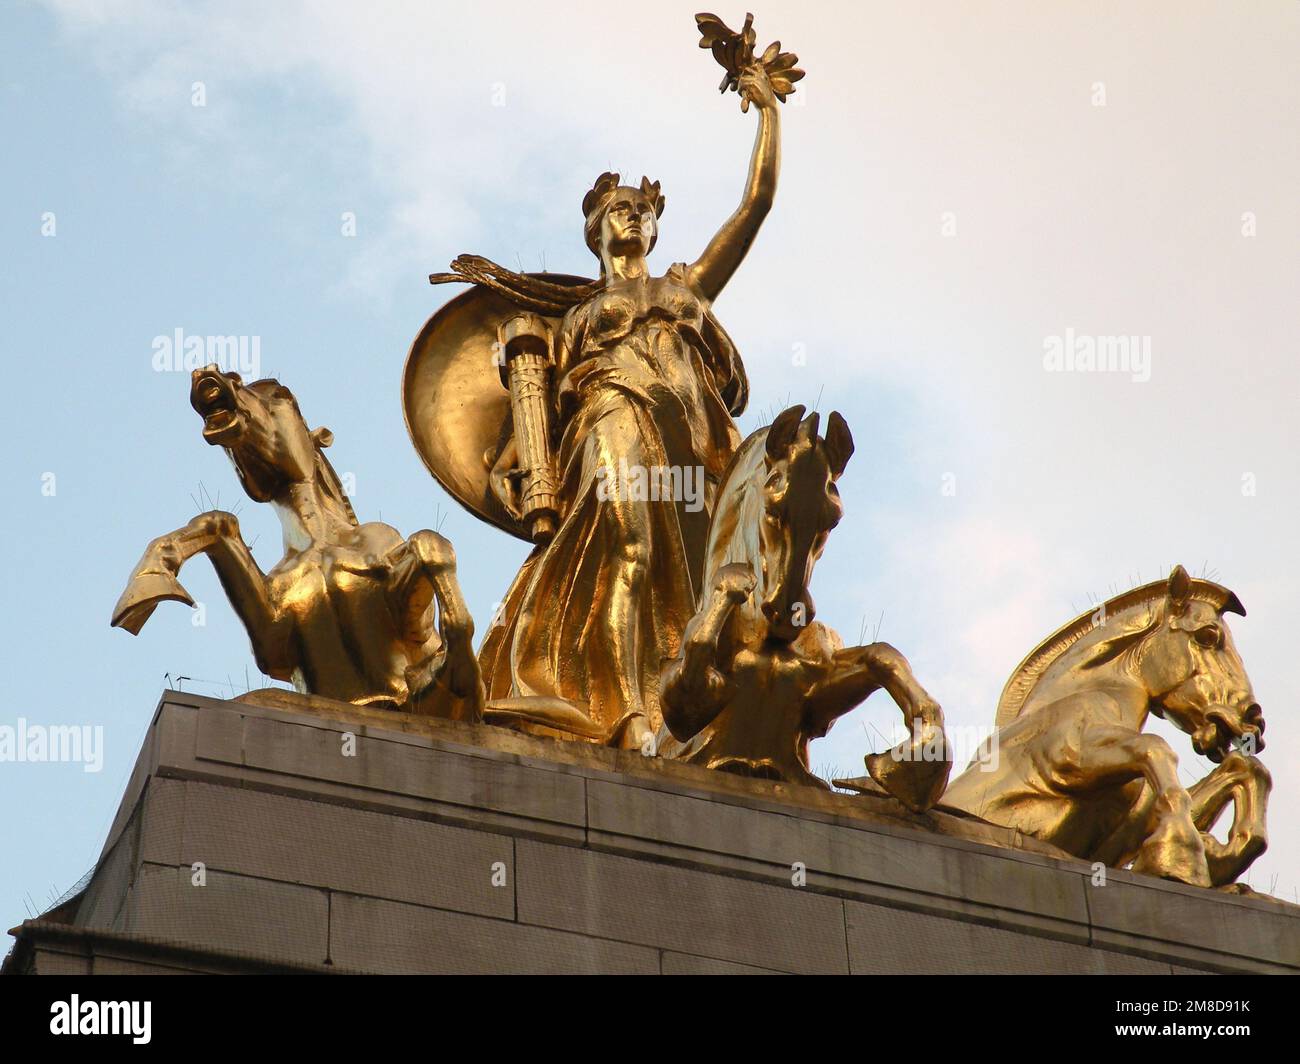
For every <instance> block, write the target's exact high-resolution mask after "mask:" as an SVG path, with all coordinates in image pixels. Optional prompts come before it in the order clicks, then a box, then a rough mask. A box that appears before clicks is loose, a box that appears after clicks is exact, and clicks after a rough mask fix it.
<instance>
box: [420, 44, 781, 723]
mask: <svg viewBox="0 0 1300 1064" xmlns="http://www.w3.org/2000/svg"><path fill="white" fill-rule="evenodd" d="M790 58H791V59H793V57H790ZM778 84H779V82H778ZM738 88H739V91H740V94H741V97H742V100H744V101H746V102H747V103H748V104H753V105H754V107H755V109H756V110H757V112H758V131H757V136H756V138H755V142H754V150H753V155H752V158H751V160H750V164H749V174H748V180H747V182H746V184H745V191H744V196H743V198H742V199H741V202H740V206H739V207H737V209H736V211H735V212H734V213H733V214H732V215H731V217H730V218H728V219H727V221H726V222H725V223H724V224H723V226H722V228H721V229H719V230H718V232H717V233H716V234H715V235H714V237H713V239H712V240H710V241H709V244H708V246H707V247H706V248H705V249H704V251H703V253H702V254H701V255H700V257H699V258H698V259H697V260H696V261H695V262H693V263H689V264H686V263H678V264H675V265H673V266H671V267H670V268H669V269H668V271H667V272H666V273H665V274H663V275H662V276H654V275H653V274H652V273H651V272H650V269H649V266H648V265H647V262H646V258H647V256H648V255H649V253H650V251H651V249H652V248H653V247H654V245H655V241H656V238H657V236H658V226H659V218H660V216H661V215H662V213H663V209H664V197H663V196H662V195H661V194H660V191H659V185H658V183H657V182H655V183H653V184H652V183H651V182H649V181H648V180H645V179H642V182H641V184H640V186H639V187H634V186H628V185H620V184H619V178H618V175H617V174H610V173H607V174H602V175H601V177H600V178H599V179H598V180H597V181H596V183H595V186H594V187H593V188H592V189H591V191H590V192H588V193H587V196H586V198H585V199H584V201H583V205H582V209H583V214H584V216H585V218H586V225H585V231H584V232H585V237H586V243H587V246H588V248H590V249H591V251H592V253H593V254H595V255H596V256H597V258H598V259H599V260H600V277H599V279H598V280H596V281H594V282H591V283H589V284H585V285H580V286H576V287H575V286H563V285H559V284H555V283H554V282H550V281H547V280H545V279H543V278H539V277H530V276H525V275H521V274H514V273H511V272H510V271H507V270H504V269H502V268H501V267H498V266H495V265H494V264H492V263H488V262H486V260H482V259H474V258H469V257H465V258H462V259H461V260H459V261H458V263H457V264H456V267H455V268H456V269H457V271H458V274H459V275H460V277H461V278H463V279H472V280H475V281H477V282H478V283H480V284H483V285H485V286H487V287H490V288H492V289H494V290H495V291H497V292H500V293H502V294H504V295H506V296H507V297H508V298H509V299H511V300H512V301H513V302H514V303H515V304H516V305H518V306H521V307H524V308H528V309H533V310H537V311H540V312H542V313H550V314H553V315H556V316H559V315H560V314H561V313H562V318H561V321H560V326H559V328H558V330H557V333H556V336H555V337H554V342H553V345H552V354H551V357H552V362H553V375H552V385H551V403H552V407H551V411H552V412H551V435H552V446H553V451H554V455H555V458H556V466H555V473H556V479H557V482H558V485H559V488H558V492H557V495H558V500H559V507H558V509H559V511H560V520H559V524H558V528H557V529H556V531H555V533H554V536H553V537H552V538H551V539H550V540H549V542H547V543H545V544H544V545H543V546H540V547H538V548H537V549H536V550H535V551H534V552H533V554H532V556H531V557H529V559H528V560H527V561H526V562H525V564H524V566H523V568H522V569H521V570H520V572H519V574H518V576H517V577H516V578H515V581H514V583H513V585H512V586H511V588H510V590H509V592H508V593H507V595H506V598H505V602H504V604H503V607H502V609H501V610H500V611H499V612H498V615H497V619H496V623H495V624H494V626H493V627H492V628H491V629H490V630H489V632H488V634H487V637H486V638H485V640H484V644H483V647H482V649H481V650H480V655H479V657H480V662H481V663H482V666H483V672H484V679H485V682H486V683H487V688H488V698H489V699H490V700H491V699H496V700H501V699H509V700H511V701H512V703H514V704H521V703H522V704H533V705H537V706H539V707H543V708H541V709H539V710H538V711H537V713H533V714H528V713H525V714H523V716H524V718H525V719H531V720H533V722H534V723H537V722H538V721H539V720H540V719H545V718H546V716H547V713H548V711H547V710H546V708H545V707H547V706H550V707H556V706H559V707H562V708H561V713H563V712H566V711H567V710H564V709H563V707H573V708H574V709H575V710H576V711H578V713H579V714H582V715H585V718H586V719H588V720H589V721H590V722H591V724H592V727H591V728H590V729H573V728H572V727H569V728H568V729H567V730H568V731H570V732H573V731H574V730H578V731H583V730H585V731H586V734H588V735H589V736H598V737H600V738H602V739H603V740H604V741H606V742H609V743H611V744H614V745H621V746H624V747H637V746H641V745H642V744H643V742H644V740H645V738H646V737H647V736H648V735H651V734H653V733H654V732H655V731H656V730H657V729H658V727H659V724H660V720H661V718H660V712H659V698H658V688H659V672H660V669H661V667H662V665H663V662H664V661H665V660H666V659H670V658H672V657H673V656H674V655H675V654H676V653H677V650H678V647H679V643H680V639H681V634H682V631H683V630H684V629H685V627H686V623H687V621H688V620H689V619H690V618H691V616H692V615H693V614H694V612H695V609H696V591H697V589H698V584H699V580H700V578H701V569H702V565H703V558H704V551H705V541H706V536H707V533H708V522H709V514H710V512H711V510H712V503H713V493H714V491H715V490H716V488H717V485H718V483H719V481H720V479H721V477H722V474H723V472H724V470H725V468H726V465H727V462H728V461H729V459H730V458H731V456H732V454H733V452H734V451H735V449H736V447H737V445H738V443H739V434H738V432H737V429H736V426H735V423H734V422H733V420H732V419H733V417H735V416H736V415H739V414H740V413H741V412H742V411H743V410H744V408H745V404H746V401H747V398H748V383H747V380H746V377H745V370H744V366H743V365H742V363H741V360H740V356H739V353H738V352H737V351H736V348H735V346H734V345H733V344H732V342H731V340H730V339H729V338H728V336H727V334H726V332H725V331H724V330H723V328H722V326H721V325H720V324H719V323H718V321H717V319H716V318H715V317H714V315H713V310H712V303H713V301H714V300H715V299H716V298H717V296H718V294H719V293H720V292H721V291H722V289H723V287H724V286H725V285H726V283H727V281H728V280H730V279H731V276H732V274H733V273H735V271H736V268H737V267H738V266H739V265H740V263H741V260H743V259H744V257H745V254H746V252H747V251H748V250H749V246H750V244H751V243H752V242H753V240H754V236H755V234H756V233H757V232H758V228H759V226H760V224H761V223H762V221H763V219H764V217H765V216H766V215H767V213H768V211H769V210H770V209H771V206H772V199H773V195H774V194H775V191H776V183H777V172H778V169H779V165H780V124H779V113H778V108H777V100H776V97H775V95H774V90H773V86H772V82H771V80H770V79H769V74H768V71H767V70H766V69H765V68H764V67H763V65H762V64H761V63H755V64H753V65H751V66H750V67H749V68H748V69H747V70H745V71H744V72H743V73H742V74H741V75H740V77H739V85H738ZM438 279H450V277H449V276H448V275H443V276H442V277H439V278H438ZM517 463H518V450H517V448H516V447H515V446H513V443H507V444H506V446H505V447H504V449H503V450H502V452H501V455H500V459H499V460H498V461H497V463H496V467H495V468H494V470H493V473H492V477H491V484H492V488H493V490H494V491H495V492H496V494H497V495H498V497H500V499H501V500H502V502H503V503H504V504H505V506H506V508H507V510H509V511H510V512H511V513H512V514H514V515H516V516H517V515H518V514H519V507H520V500H519V494H518V491H519V487H518V470H517V469H516V468H515V466H516V465H517ZM647 484H649V485H650V486H651V490H650V491H648V492H647V491H646V490H645V487H646V485H647ZM670 484H671V485H675V486H676V489H677V490H675V491H672V492H668V493H667V494H668V497H664V495H665V493H664V492H663V491H660V490H658V489H659V488H661V487H664V486H666V485H670ZM696 485H698V490H696V491H683V490H681V489H682V488H683V487H685V488H688V489H689V488H691V487H693V486H696ZM516 700H519V701H516ZM539 714H540V716H539ZM579 719H581V718H579Z"/></svg>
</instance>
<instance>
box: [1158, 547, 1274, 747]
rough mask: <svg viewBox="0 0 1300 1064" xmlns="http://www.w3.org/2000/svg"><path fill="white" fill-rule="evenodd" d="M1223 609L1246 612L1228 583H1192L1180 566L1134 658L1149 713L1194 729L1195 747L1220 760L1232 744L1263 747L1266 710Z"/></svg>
mask: <svg viewBox="0 0 1300 1064" xmlns="http://www.w3.org/2000/svg"><path fill="white" fill-rule="evenodd" d="M1226 613H1237V614H1240V615H1241V616H1243V617H1244V616H1245V614H1246V611H1245V609H1244V608H1243V607H1242V605H1241V602H1240V600H1238V598H1237V596H1236V595H1234V594H1233V593H1232V592H1230V591H1228V590H1227V589H1226V588H1221V587H1219V586H1218V585H1217V584H1212V583H1210V582H1209V581H1205V580H1196V581H1193V579H1192V578H1191V577H1190V576H1188V575H1187V570H1185V569H1184V568H1183V567H1182V566H1181V565H1180V566H1177V567H1176V568H1175V569H1174V571H1173V573H1172V574H1171V575H1170V577H1169V584H1168V591H1167V594H1166V596H1165V599H1164V602H1163V603H1162V604H1161V607H1160V609H1159V610H1158V611H1157V613H1156V617H1155V620H1154V622H1153V624H1152V625H1151V626H1150V629H1151V630H1150V633H1149V634H1148V635H1147V637H1146V638H1145V639H1144V640H1143V641H1142V645H1141V648H1140V651H1139V655H1138V664H1137V671H1138V674H1139V676H1140V677H1141V679H1142V681H1143V682H1144V683H1145V684H1146V688H1147V690H1148V691H1149V692H1150V693H1151V708H1152V712H1154V713H1156V714H1157V715H1159V716H1162V717H1164V718H1165V719H1167V720H1169V721H1170V722H1171V723H1173V724H1174V725H1176V726H1177V727H1178V728H1179V729H1180V730H1181V731H1184V732H1186V733H1187V734H1188V735H1190V736H1191V737H1192V746H1193V748H1194V749H1195V750H1196V752H1197V753H1198V754H1203V755H1205V756H1206V757H1208V758H1210V760H1211V761H1215V762H1219V761H1222V760H1223V759H1224V757H1226V756H1227V754H1228V753H1229V751H1230V750H1231V749H1232V748H1233V747H1234V746H1245V747H1246V748H1247V752H1248V753H1254V752H1256V751H1259V750H1262V749H1263V748H1264V740H1263V732H1264V713H1263V710H1261V709H1260V706H1259V703H1258V702H1256V701H1255V694H1254V692H1253V691H1252V690H1251V685H1250V679H1249V678H1248V677H1247V676H1246V668H1245V666H1244V665H1243V664H1242V661H1241V656H1240V655H1239V654H1238V653H1237V648H1236V646H1235V645H1234V644H1233V641H1232V633H1231V632H1230V631H1229V630H1228V625H1227V623H1226V621H1225V620H1224V614H1226Z"/></svg>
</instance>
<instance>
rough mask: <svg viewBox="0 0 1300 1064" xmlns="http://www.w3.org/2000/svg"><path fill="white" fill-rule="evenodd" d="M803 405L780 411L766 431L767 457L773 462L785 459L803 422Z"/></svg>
mask: <svg viewBox="0 0 1300 1064" xmlns="http://www.w3.org/2000/svg"><path fill="white" fill-rule="evenodd" d="M803 410H804V408H803V404H800V405H798V406H792V407H790V408H789V409H788V410H782V411H781V413H779V414H777V415H776V420H775V421H773V422H772V424H771V425H769V426H768V429H767V457H768V458H769V459H770V460H771V461H773V462H775V461H778V460H779V459H781V458H784V457H785V452H786V451H787V450H789V448H790V444H792V443H793V442H794V438H795V435H796V433H798V431H799V422H801V421H802V420H803Z"/></svg>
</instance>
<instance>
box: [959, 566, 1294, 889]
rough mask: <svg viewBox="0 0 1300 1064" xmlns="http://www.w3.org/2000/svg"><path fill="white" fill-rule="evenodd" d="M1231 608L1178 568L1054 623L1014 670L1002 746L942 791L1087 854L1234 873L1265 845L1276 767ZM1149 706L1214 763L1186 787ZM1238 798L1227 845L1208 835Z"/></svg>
mask: <svg viewBox="0 0 1300 1064" xmlns="http://www.w3.org/2000/svg"><path fill="white" fill-rule="evenodd" d="M1229 612H1231V613H1238V614H1241V615H1243V616H1244V615H1245V612H1246V611H1245V610H1244V609H1243V608H1242V606H1241V603H1240V602H1239V601H1238V600H1237V596H1236V595H1234V594H1233V593H1232V592H1231V591H1229V590H1228V589H1227V588H1224V587H1220V586H1219V585H1218V584H1215V583H1211V582H1210V581H1208V580H1198V579H1193V578H1191V577H1190V576H1188V575H1187V572H1186V570H1184V569H1183V567H1182V566H1178V567H1177V568H1176V569H1174V571H1173V573H1172V575H1171V576H1170V577H1169V579H1168V581H1158V582H1156V583H1153V584H1147V585H1145V586H1143V587H1139V588H1135V589H1134V590H1132V591H1129V592H1126V593H1125V594H1123V595H1119V596H1118V597H1116V598H1113V599H1111V600H1110V601H1108V602H1106V603H1105V604H1104V605H1103V606H1102V607H1101V608H1100V609H1099V610H1098V611H1095V612H1093V613H1087V614H1083V615H1082V616H1080V617H1077V618H1075V619H1074V620H1073V621H1071V622H1070V623H1069V624H1067V625H1066V626H1065V627H1064V628H1062V629H1060V630H1059V631H1057V632H1054V633H1053V634H1052V635H1051V636H1049V637H1048V638H1047V639H1045V640H1044V641H1043V642H1042V643H1041V644H1040V645H1039V646H1038V647H1036V648H1035V649H1034V650H1033V652H1032V653H1030V655H1029V656H1028V657H1027V658H1025V660H1024V661H1023V662H1022V663H1021V664H1020V667H1019V668H1017V669H1016V671H1015V672H1014V673H1013V674H1012V676H1011V679H1010V680H1008V681H1007V685H1006V688H1005V689H1004V690H1003V692H1002V698H1001V700H1000V702H999V703H998V712H997V725H998V729H999V730H998V732H997V734H996V736H995V737H994V740H991V741H992V742H996V750H995V751H988V750H985V751H982V752H981V755H980V756H979V757H977V758H976V759H975V761H973V762H972V764H971V766H970V767H969V768H968V769H967V770H966V771H965V772H964V773H963V774H962V775H961V776H959V777H958V778H957V779H956V780H954V781H953V783H952V786H951V787H949V788H948V792H947V793H946V794H945V795H944V797H943V804H944V805H945V806H951V807H954V808H957V809H961V810H964V811H965V812H968V813H971V814H974V815H975V816H978V817H981V818H983V819H985V820H988V821H991V822H992V823H995V824H1002V825H1005V826H1007V827H1013V828H1018V829H1019V830H1020V831H1022V832H1024V833H1025V834H1026V835H1032V836H1034V837H1036V838H1039V839H1042V840H1043V841H1044V842H1049V843H1052V844H1054V845H1056V846H1059V847H1061V848H1062V849H1063V850H1066V851H1067V852H1069V853H1072V854H1074V855H1075V856H1077V857H1081V858H1083V859H1084V860H1086V861H1099V862H1102V863H1104V864H1106V865H1108V866H1110V867H1113V868H1122V867H1125V866H1126V865H1129V864H1130V863H1131V864H1132V867H1133V870H1134V871H1137V872H1146V873H1148V874H1150V875H1154V876H1163V877H1165V878H1167V879H1176V880H1181V881H1182V882H1184V883H1192V884H1196V885H1199V886H1207V887H1208V886H1223V885H1226V884H1229V883H1231V882H1232V881H1233V880H1235V879H1236V878H1237V877H1238V876H1239V875H1241V873H1242V872H1244V871H1245V870H1246V869H1247V868H1248V867H1249V866H1250V863H1251V862H1252V861H1254V860H1255V858H1256V857H1258V856H1259V855H1260V854H1261V853H1263V852H1264V849H1265V847H1266V846H1267V844H1268V836H1267V833H1266V830H1265V823H1264V818H1265V812H1266V806H1267V801H1268V793H1269V787H1270V779H1269V774H1268V770H1267V769H1265V768H1264V766H1263V765H1262V764H1261V763H1260V761H1259V759H1258V758H1256V757H1255V756H1254V754H1255V752H1256V751H1258V750H1261V749H1263V746H1264V743H1263V738H1262V735H1263V731H1264V717H1263V713H1262V712H1261V710H1260V708H1259V703H1257V702H1256V701H1255V696H1254V694H1253V692H1252V691H1251V686H1250V680H1249V679H1248V678H1247V677H1246V670H1245V667H1244V666H1243V665H1242V662H1241V658H1240V657H1239V656H1238V655H1237V650H1236V647H1235V646H1234V645H1233V642H1232V634H1231V632H1229V631H1228V625H1227V623H1226V621H1225V619H1224V614H1225V613H1229ZM1148 713H1155V714H1156V715H1157V716H1161V717H1164V718H1165V719H1166V720H1168V721H1170V722H1171V723H1173V724H1175V725H1176V726H1177V727H1178V728H1179V729H1180V730H1181V731H1184V732H1186V733H1187V734H1188V735H1190V736H1191V737H1192V748H1193V749H1194V750H1195V751H1196V752H1197V753H1198V754H1203V755H1205V756H1206V757H1208V758H1210V760H1212V761H1214V762H1216V766H1215V768H1214V769H1213V771H1211V772H1210V774H1209V775H1208V776H1206V777H1205V778H1204V779H1202V780H1201V781H1200V782H1199V783H1196V784H1194V785H1192V786H1191V787H1187V788H1185V787H1184V786H1183V784H1182V783H1181V782H1180V781H1179V779H1178V758H1177V756H1176V755H1175V753H1174V751H1173V749H1172V748H1171V747H1170V746H1169V744H1168V743H1167V742H1165V740H1164V739H1162V738H1160V737H1159V736H1157V735H1150V734H1146V733H1144V732H1143V731H1142V728H1143V725H1144V724H1145V723H1146V720H1147V715H1148ZM989 753H995V754H996V757H995V758H993V759H990V760H989V762H988V763H989V764H990V765H991V766H992V771H985V770H983V769H982V768H981V766H980V764H979V762H980V761H981V760H983V759H987V757H988V754H989ZM1229 802H1231V803H1232V805H1233V820H1232V828H1231V830H1230V833H1229V836H1228V841H1227V842H1226V843H1223V842H1220V841H1219V840H1218V839H1216V838H1215V837H1214V836H1213V835H1212V834H1211V833H1210V832H1211V829H1212V828H1213V827H1214V824H1215V822H1216V821H1217V820H1218V819H1219V816H1220V814H1221V813H1222V812H1223V810H1224V809H1225V808H1226V806H1227V804H1228V803H1229Z"/></svg>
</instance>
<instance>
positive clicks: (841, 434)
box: [826, 410, 853, 480]
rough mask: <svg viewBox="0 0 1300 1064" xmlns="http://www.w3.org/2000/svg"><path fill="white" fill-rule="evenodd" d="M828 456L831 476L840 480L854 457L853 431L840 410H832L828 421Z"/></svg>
mask: <svg viewBox="0 0 1300 1064" xmlns="http://www.w3.org/2000/svg"><path fill="white" fill-rule="evenodd" d="M826 457H827V458H829V459H830V463H831V477H832V478H833V479H836V480H838V479H839V476H840V474H841V473H843V472H844V467H845V466H847V465H848V464H849V459H850V458H852V457H853V433H851V432H850V431H849V423H848V422H847V421H845V420H844V418H843V417H842V416H841V415H840V412H839V411H838V410H832V411H831V416H830V419H829V420H828V421H827V422H826Z"/></svg>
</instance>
